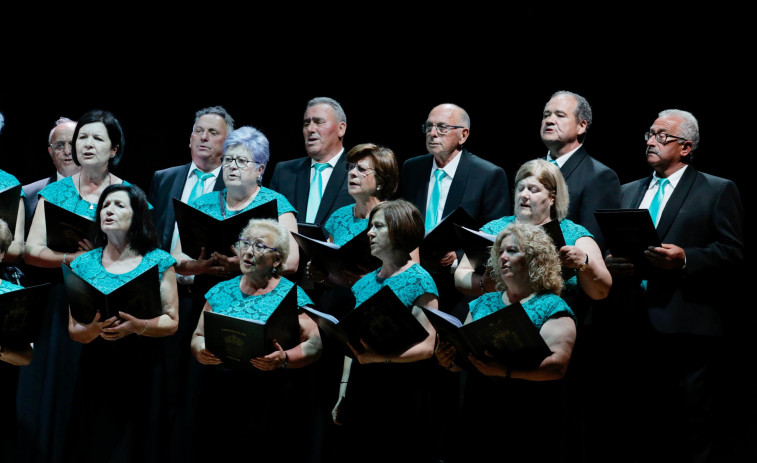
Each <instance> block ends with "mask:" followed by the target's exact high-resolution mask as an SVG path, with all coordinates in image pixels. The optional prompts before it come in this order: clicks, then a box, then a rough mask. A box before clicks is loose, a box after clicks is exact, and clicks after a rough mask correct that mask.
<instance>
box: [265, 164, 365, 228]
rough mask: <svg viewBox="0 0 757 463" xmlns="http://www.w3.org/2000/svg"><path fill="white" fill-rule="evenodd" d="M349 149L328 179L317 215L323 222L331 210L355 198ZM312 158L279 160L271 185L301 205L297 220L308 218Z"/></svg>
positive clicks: (318, 222)
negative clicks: (349, 177) (349, 173)
mask: <svg viewBox="0 0 757 463" xmlns="http://www.w3.org/2000/svg"><path fill="white" fill-rule="evenodd" d="M346 159H347V153H346V152H344V153H342V156H341V158H340V159H339V162H337V163H336V165H335V166H334V171H333V172H332V173H331V176H330V177H329V181H328V183H326V189H325V190H324V191H323V198H321V205H320V206H319V207H318V212H317V213H316V215H315V222H314V223H317V224H319V225H323V224H324V223H326V220H327V219H328V218H329V217H330V216H331V214H332V213H333V212H334V211H335V210H337V209H339V208H340V207H344V206H346V205H348V204H352V203H354V202H355V199H354V198H353V197H352V196H350V194H349V192H348V191H347V167H346V162H347V161H346ZM310 162H311V161H310V158H309V157H304V158H299V159H293V160H290V161H281V162H279V163H277V164H276V167H275V168H274V169H273V175H272V176H271V182H270V183H269V185H268V188H270V189H272V190H273V191H277V192H279V193H281V194H282V195H284V197H285V198H286V199H287V200H289V202H290V203H292V206H294V208H295V209H297V221H299V222H303V223H304V222H305V214H306V213H307V210H308V195H309V194H310V169H311V167H310Z"/></svg>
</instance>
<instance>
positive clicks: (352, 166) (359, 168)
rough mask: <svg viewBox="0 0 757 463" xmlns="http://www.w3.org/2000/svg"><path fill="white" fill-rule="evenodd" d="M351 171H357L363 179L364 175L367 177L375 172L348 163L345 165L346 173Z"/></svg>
mask: <svg viewBox="0 0 757 463" xmlns="http://www.w3.org/2000/svg"><path fill="white" fill-rule="evenodd" d="M352 169H357V173H358V175H360V176H361V177H365V176H366V175H368V174H370V173H372V172H376V170H375V169H369V168H367V167H363V166H361V165H360V164H355V163H352V162H348V163H347V172H349V171H351V170H352Z"/></svg>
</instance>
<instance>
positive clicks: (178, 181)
mask: <svg viewBox="0 0 757 463" xmlns="http://www.w3.org/2000/svg"><path fill="white" fill-rule="evenodd" d="M191 166H192V163H189V164H187V165H186V166H184V168H183V169H181V170H180V171H179V175H177V176H176V177H174V179H173V183H172V184H171V187H170V190H168V194H169V195H170V196H171V198H176V199H178V200H181V195H182V193H184V185H185V184H186V183H187V176H188V175H189V168H190V167H191ZM170 209H171V211H173V208H170ZM171 214H172V215H173V212H171ZM169 222H171V223H173V217H171V220H169Z"/></svg>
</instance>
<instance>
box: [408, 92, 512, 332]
mask: <svg viewBox="0 0 757 463" xmlns="http://www.w3.org/2000/svg"><path fill="white" fill-rule="evenodd" d="M423 129H424V132H425V134H426V149H427V150H428V154H424V155H421V156H416V157H413V158H410V159H408V160H406V161H405V162H404V164H403V166H402V169H401V171H400V188H399V196H400V197H401V198H403V199H406V200H407V201H410V202H411V203H413V204H415V206H416V207H417V208H418V210H419V211H420V213H421V215H422V216H424V217H426V230H427V231H428V230H429V229H431V228H433V225H434V224H431V223H430V221H431V220H433V218H435V219H436V223H438V222H439V221H441V220H442V219H443V218H445V217H446V216H448V215H449V214H451V213H452V212H454V211H455V209H457V208H458V207H462V208H463V209H465V211H466V212H467V213H468V215H470V216H471V218H472V219H473V220H474V221H475V222H476V224H477V225H478V226H479V227H480V226H481V225H483V224H485V223H486V222H489V221H490V220H494V219H498V218H500V217H503V216H505V215H510V214H511V213H512V200H511V196H510V187H509V186H508V180H507V174H506V173H505V171H504V169H502V168H501V167H499V166H497V165H494V164H493V163H491V162H489V161H487V160H485V159H482V158H480V157H478V156H476V155H474V154H472V153H470V152H469V151H468V150H466V149H464V148H463V144H464V143H465V142H466V141H467V140H468V135H469V134H470V117H469V116H468V113H467V112H466V111H465V110H464V109H463V108H461V107H459V106H457V105H454V104H441V105H438V106H436V107H435V108H433V109H432V110H431V112H430V113H429V115H428V119H427V120H426V123H425V124H423ZM437 169H441V170H442V171H443V172H444V175H443V176H442V178H441V181H440V188H441V189H440V192H439V202H438V204H437V208H436V210H435V211H434V210H432V209H430V208H429V207H428V206H429V203H430V201H431V198H432V197H434V196H435V194H434V188H435V183H436V175H435V172H436V171H437ZM432 217H433V218H432ZM460 257H462V251H457V252H449V253H447V254H446V255H444V256H442V257H441V259H439V260H436V259H434V261H433V262H424V261H423V260H422V262H421V263H422V265H424V267H426V268H427V270H428V271H429V272H430V273H431V274H432V275H434V279H435V281H436V282H437V287H438V289H439V307H440V309H441V310H443V311H445V312H449V313H455V306H456V305H457V304H458V303H459V302H460V301H461V300H462V298H461V296H462V295H461V294H460V293H459V292H458V291H457V290H456V289H455V284H454V275H453V273H454V269H455V267H456V266H457V262H458V260H459V258H460ZM463 310H467V306H466V307H464V308H463ZM455 315H457V316H459V317H461V319H464V318H465V313H462V312H461V313H455Z"/></svg>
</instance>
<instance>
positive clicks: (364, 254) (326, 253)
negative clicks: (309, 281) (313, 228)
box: [292, 229, 381, 275]
mask: <svg viewBox="0 0 757 463" xmlns="http://www.w3.org/2000/svg"><path fill="white" fill-rule="evenodd" d="M292 236H293V237H294V240H295V241H297V244H298V245H299V246H300V248H302V250H303V251H305V254H307V255H308V256H310V258H311V259H312V260H313V262H314V263H315V264H316V265H317V266H318V267H320V268H322V269H324V270H326V271H327V272H329V273H338V272H339V271H340V270H349V271H351V272H353V273H356V274H358V275H364V274H366V273H368V272H372V271H373V270H376V269H377V268H379V267H380V266H381V260H380V259H379V258H378V257H376V256H374V255H372V254H371V247H370V243H369V240H368V229H365V230H363V231H362V232H360V233H358V234H357V235H355V236H354V237H352V239H351V240H349V241H347V242H346V243H344V244H343V245H342V246H338V245H336V244H334V243H331V242H328V241H321V240H317V239H314V238H310V237H308V236H305V235H303V234H301V233H295V232H292Z"/></svg>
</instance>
